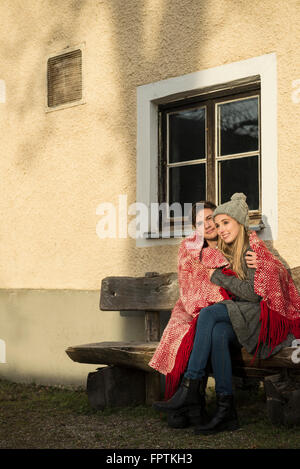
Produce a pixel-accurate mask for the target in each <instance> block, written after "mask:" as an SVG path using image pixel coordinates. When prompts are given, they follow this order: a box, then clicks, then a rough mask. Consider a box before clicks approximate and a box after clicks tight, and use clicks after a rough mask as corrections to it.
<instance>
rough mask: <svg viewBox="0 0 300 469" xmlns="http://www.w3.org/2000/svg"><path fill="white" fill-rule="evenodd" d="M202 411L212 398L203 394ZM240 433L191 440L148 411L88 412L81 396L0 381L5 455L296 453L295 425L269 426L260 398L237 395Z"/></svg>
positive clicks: (299, 432) (0, 439)
mask: <svg viewBox="0 0 300 469" xmlns="http://www.w3.org/2000/svg"><path fill="white" fill-rule="evenodd" d="M207 401H208V408H209V410H210V411H211V412H212V411H213V408H214V392H213V390H212V389H209V390H208V399H207ZM236 405H237V410H238V415H239V420H240V425H241V427H240V429H239V430H237V431H235V432H223V433H219V434H217V435H209V436H200V435H194V433H193V428H187V429H171V428H169V427H168V426H167V423H166V419H165V417H162V416H160V415H159V414H157V413H156V412H155V411H154V410H153V409H152V408H151V407H147V406H138V407H133V408H114V409H105V410H104V411H95V410H93V409H91V407H90V405H89V402H88V399H87V395H86V392H85V390H69V389H64V388H58V387H49V386H40V385H36V384H19V383H12V382H9V381H4V380H0V412H1V413H0V448H1V449H4V448H10V449H31V448H32V449H47V448H52V449H63V448H64V449H103V448H105V449H112V448H114V449H126V448H130V449H133V448H135V449H142V448H149V449H156V450H158V449H161V448H163V449H296V448H300V425H299V426H295V427H293V428H287V427H283V426H275V425H273V424H272V423H271V422H270V420H269V419H268V416H267V409H266V402H265V394H264V391H263V388H262V387H260V388H259V390H258V391H257V392H255V393H249V391H242V390H237V392H236Z"/></svg>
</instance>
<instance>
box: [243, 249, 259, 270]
mask: <svg viewBox="0 0 300 469" xmlns="http://www.w3.org/2000/svg"><path fill="white" fill-rule="evenodd" d="M245 259H246V264H247V267H249V268H250V269H257V254H256V252H253V251H247V252H246V255H245Z"/></svg>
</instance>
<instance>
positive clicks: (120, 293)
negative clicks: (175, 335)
mask: <svg viewBox="0 0 300 469" xmlns="http://www.w3.org/2000/svg"><path fill="white" fill-rule="evenodd" d="M148 274H150V275H148ZM291 274H292V277H293V279H294V282H295V284H296V286H297V287H298V289H300V267H295V268H293V269H291ZM178 298H179V288H178V279H177V273H175V272H171V273H166V274H158V273H156V272H149V273H147V274H146V275H145V276H144V277H106V278H104V279H103V280H102V283H101V293H100V305H99V306H100V309H101V310H103V311H141V312H144V311H171V310H172V309H173V307H174V305H175V303H176V301H177V300H178Z"/></svg>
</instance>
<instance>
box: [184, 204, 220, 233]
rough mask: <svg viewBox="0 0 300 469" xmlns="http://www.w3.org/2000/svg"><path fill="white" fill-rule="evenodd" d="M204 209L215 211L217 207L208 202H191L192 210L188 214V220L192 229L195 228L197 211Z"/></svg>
mask: <svg viewBox="0 0 300 469" xmlns="http://www.w3.org/2000/svg"><path fill="white" fill-rule="evenodd" d="M204 208H210V209H211V210H215V209H216V208H217V206H216V205H215V204H214V203H213V202H210V201H209V200H202V201H200V202H193V204H192V210H191V213H190V220H191V222H192V225H193V227H195V226H196V217H197V213H198V212H199V210H202V209H204Z"/></svg>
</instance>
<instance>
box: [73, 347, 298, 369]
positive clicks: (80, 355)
mask: <svg viewBox="0 0 300 469" xmlns="http://www.w3.org/2000/svg"><path fill="white" fill-rule="evenodd" d="M157 345H158V342H146V343H142V342H99V343H93V344H84V345H77V346H73V347H69V348H68V349H67V350H66V353H67V355H68V356H69V357H70V358H71V359H72V360H73V361H75V362H79V363H90V364H97V365H116V366H127V367H132V368H137V369H140V370H144V371H147V372H154V370H153V369H152V368H151V367H149V365H148V363H149V361H150V359H151V358H152V356H153V354H154V352H155V350H156V347H157ZM294 351H295V348H293V347H285V348H283V349H281V350H280V351H279V352H278V353H276V354H275V355H272V356H271V357H270V358H268V359H266V360H259V359H256V360H254V361H252V360H253V356H252V355H250V354H249V353H248V352H247V351H246V350H245V349H244V348H242V349H241V350H240V351H237V352H235V353H233V355H232V361H233V368H234V369H241V368H242V367H243V368H245V373H246V374H248V375H254V374H256V372H255V370H258V369H260V370H262V372H263V374H264V370H266V373H267V370H270V371H272V372H273V371H274V370H278V368H289V369H293V370H299V372H300V363H294V362H292V360H291V355H292V353H293V352H294ZM246 368H247V370H246Z"/></svg>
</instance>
